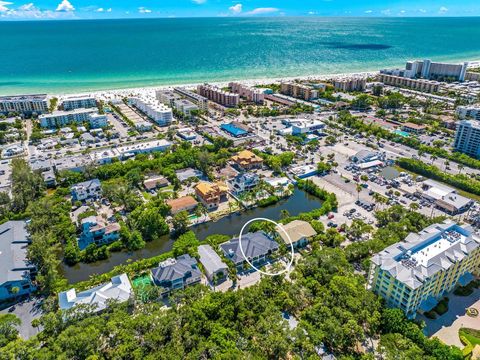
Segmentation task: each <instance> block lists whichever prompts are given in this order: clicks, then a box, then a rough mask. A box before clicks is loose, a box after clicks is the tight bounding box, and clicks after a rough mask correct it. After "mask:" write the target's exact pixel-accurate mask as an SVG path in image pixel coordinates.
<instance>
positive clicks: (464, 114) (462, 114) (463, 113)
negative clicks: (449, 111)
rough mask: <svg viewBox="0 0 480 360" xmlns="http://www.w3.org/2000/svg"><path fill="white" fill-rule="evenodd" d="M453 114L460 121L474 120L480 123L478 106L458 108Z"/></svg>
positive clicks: (479, 107)
mask: <svg viewBox="0 0 480 360" xmlns="http://www.w3.org/2000/svg"><path fill="white" fill-rule="evenodd" d="M455 113H456V114H457V116H458V118H459V119H460V120H465V119H474V120H479V121H480V106H459V107H457V109H456V110H455Z"/></svg>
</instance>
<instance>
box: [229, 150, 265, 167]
mask: <svg viewBox="0 0 480 360" xmlns="http://www.w3.org/2000/svg"><path fill="white" fill-rule="evenodd" d="M232 161H233V162H234V163H235V164H237V165H238V166H239V167H240V168H241V169H243V170H250V169H255V168H259V167H261V166H262V164H263V159H262V158H261V157H260V156H257V155H255V154H254V153H253V152H251V151H250V150H243V151H240V152H239V153H238V154H237V155H235V156H232Z"/></svg>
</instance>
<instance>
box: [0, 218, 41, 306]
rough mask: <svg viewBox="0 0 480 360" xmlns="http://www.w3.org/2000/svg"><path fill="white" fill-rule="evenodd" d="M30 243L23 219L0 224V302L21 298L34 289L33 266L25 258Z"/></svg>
mask: <svg viewBox="0 0 480 360" xmlns="http://www.w3.org/2000/svg"><path fill="white" fill-rule="evenodd" d="M29 243H30V240H29V235H28V232H27V223H26V222H25V221H7V222H6V223H3V224H1V225H0V302H1V301H12V300H15V299H16V298H21V297H22V296H24V295H28V294H30V293H32V292H33V291H34V290H35V286H34V285H33V283H32V277H33V275H34V274H35V266H34V265H33V264H31V263H30V261H29V260H28V258H27V247H28V244H29Z"/></svg>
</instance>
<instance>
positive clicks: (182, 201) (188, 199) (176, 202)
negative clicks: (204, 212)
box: [166, 195, 198, 215]
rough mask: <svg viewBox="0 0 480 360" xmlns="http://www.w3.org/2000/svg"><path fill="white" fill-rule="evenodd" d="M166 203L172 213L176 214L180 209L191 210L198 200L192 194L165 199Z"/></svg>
mask: <svg viewBox="0 0 480 360" xmlns="http://www.w3.org/2000/svg"><path fill="white" fill-rule="evenodd" d="M166 202H167V205H168V206H170V212H171V213H172V215H175V214H178V213H179V212H181V211H186V212H192V211H193V210H194V209H195V208H196V207H197V206H198V202H197V200H195V199H194V198H193V196H190V195H187V196H183V197H181V198H178V199H171V200H167V201H166Z"/></svg>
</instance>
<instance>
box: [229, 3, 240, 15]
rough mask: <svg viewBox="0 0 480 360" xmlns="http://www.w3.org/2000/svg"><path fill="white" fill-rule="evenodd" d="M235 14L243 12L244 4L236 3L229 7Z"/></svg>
mask: <svg viewBox="0 0 480 360" xmlns="http://www.w3.org/2000/svg"><path fill="white" fill-rule="evenodd" d="M228 10H230V11H231V12H232V13H234V14H240V13H241V12H242V4H236V5H233V6H230V7H229V8H228Z"/></svg>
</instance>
